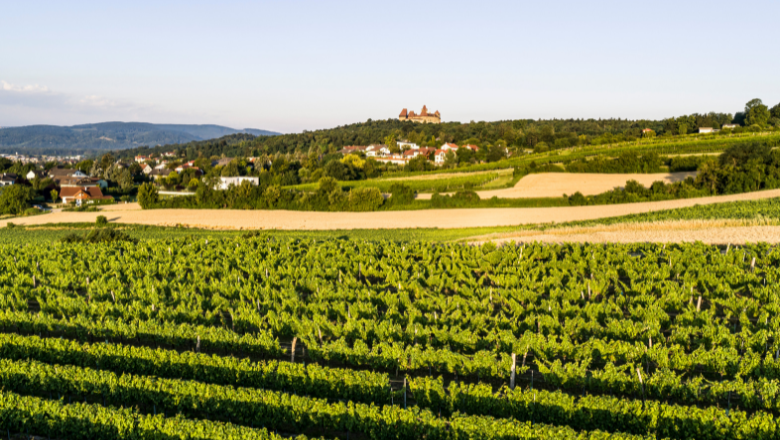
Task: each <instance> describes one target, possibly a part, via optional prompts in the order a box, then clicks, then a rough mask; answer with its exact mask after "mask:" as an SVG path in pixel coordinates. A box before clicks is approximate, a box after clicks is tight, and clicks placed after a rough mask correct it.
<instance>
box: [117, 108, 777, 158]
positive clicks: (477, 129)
mask: <svg viewBox="0 0 780 440" xmlns="http://www.w3.org/2000/svg"><path fill="white" fill-rule="evenodd" d="M726 124H736V125H738V126H739V127H738V128H737V129H736V130H737V131H743V130H766V129H774V128H777V127H780V104H778V105H775V106H774V107H772V108H771V109H770V108H769V107H768V106H767V105H765V104H764V103H763V102H762V101H761V100H760V99H753V100H751V101H749V102H748V103H747V104H746V105H745V109H744V111H740V112H737V113H736V114H734V115H732V114H730V113H717V112H709V113H702V114H698V113H694V114H691V115H683V116H678V117H672V118H666V119H662V120H649V119H640V120H629V119H621V118H617V119H552V120H532V119H517V120H504V121H495V122H485V121H480V122H475V121H471V122H468V123H460V122H444V123H441V124H417V123H414V122H409V121H399V120H397V119H387V120H371V119H369V120H368V121H366V122H361V123H356V124H349V125H343V126H338V127H335V128H330V129H324V130H315V131H303V132H302V133H294V134H285V135H279V136H260V137H254V136H251V135H247V134H235V135H230V136H225V137H223V138H220V139H215V140H211V141H198V142H189V143H186V144H179V145H173V146H164V147H154V148H148V147H141V148H133V149H129V150H123V151H121V152H119V153H118V154H119V156H120V157H127V158H129V157H133V156H135V155H139V154H141V155H148V154H153V153H158V154H159V153H163V152H165V151H170V150H171V149H174V150H176V151H178V152H179V155H180V156H181V157H182V158H186V159H188V160H193V159H196V158H197V157H212V156H218V157H224V156H228V157H238V156H246V157H249V156H255V157H256V156H261V155H264V154H265V155H274V154H277V153H282V154H287V153H290V154H293V153H297V154H304V155H307V154H310V153H314V154H317V155H324V154H329V153H335V152H336V151H338V150H340V149H341V148H343V147H345V146H349V145H370V144H382V143H385V144H388V143H393V142H396V141H398V140H407V141H410V142H414V143H417V144H418V145H420V146H422V147H439V146H441V145H442V144H444V143H445V142H451V143H456V144H458V145H462V144H473V145H476V146H478V147H480V148H481V149H484V150H490V149H491V148H493V147H500V148H506V149H509V150H510V151H519V150H523V149H537V150H541V151H545V149H561V148H567V147H572V146H576V145H600V144H607V143H615V142H622V141H631V140H636V139H639V138H640V137H642V136H643V135H644V134H643V130H644V129H648V128H649V129H651V130H653V134H654V135H656V136H677V135H685V134H691V133H697V132H698V129H699V128H700V127H711V128H714V129H720V128H721V127H722V126H723V125H726ZM388 146H392V145H388Z"/></svg>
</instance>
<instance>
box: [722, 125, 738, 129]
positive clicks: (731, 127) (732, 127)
mask: <svg viewBox="0 0 780 440" xmlns="http://www.w3.org/2000/svg"><path fill="white" fill-rule="evenodd" d="M737 127H739V125H738V124H723V127H721V128H722V129H724V130H733V129H735V128H737Z"/></svg>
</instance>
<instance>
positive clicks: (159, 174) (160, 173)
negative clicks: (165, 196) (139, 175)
mask: <svg viewBox="0 0 780 440" xmlns="http://www.w3.org/2000/svg"><path fill="white" fill-rule="evenodd" d="M171 172H172V171H171V170H169V169H168V168H161V169H159V170H152V172H150V173H149V177H151V178H152V179H154V180H160V179H164V178H166V177H168V174H171Z"/></svg>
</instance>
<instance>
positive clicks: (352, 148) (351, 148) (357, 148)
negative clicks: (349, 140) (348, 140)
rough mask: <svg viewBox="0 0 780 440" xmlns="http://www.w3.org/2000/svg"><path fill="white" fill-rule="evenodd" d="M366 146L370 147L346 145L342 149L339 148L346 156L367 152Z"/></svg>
mask: <svg viewBox="0 0 780 440" xmlns="http://www.w3.org/2000/svg"><path fill="white" fill-rule="evenodd" d="M366 148H368V147H363V146H359V145H350V146H347V147H344V148H342V149H341V150H339V153H341V154H343V155H345V156H346V155H347V154H354V153H359V152H361V151H362V152H365V151H366Z"/></svg>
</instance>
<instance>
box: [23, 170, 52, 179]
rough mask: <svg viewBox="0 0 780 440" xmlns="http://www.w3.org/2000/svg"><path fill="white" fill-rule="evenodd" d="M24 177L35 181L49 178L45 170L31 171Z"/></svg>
mask: <svg viewBox="0 0 780 440" xmlns="http://www.w3.org/2000/svg"><path fill="white" fill-rule="evenodd" d="M24 177H25V179H27V180H35V178H36V177H37V178H39V179H45V178H46V177H48V176H47V175H46V171H44V170H30V171H29V172H28V173H27V174H26V175H25V176H24Z"/></svg>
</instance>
